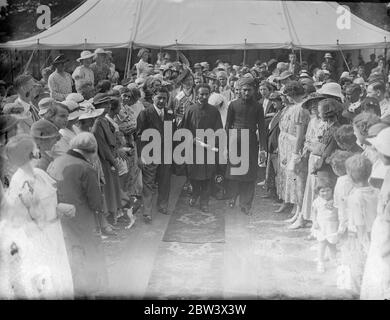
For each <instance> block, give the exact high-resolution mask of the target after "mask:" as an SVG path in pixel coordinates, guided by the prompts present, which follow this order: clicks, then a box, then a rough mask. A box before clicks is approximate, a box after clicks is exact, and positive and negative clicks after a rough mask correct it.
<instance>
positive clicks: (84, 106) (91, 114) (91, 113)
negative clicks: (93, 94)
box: [79, 101, 104, 120]
mask: <svg viewBox="0 0 390 320" xmlns="http://www.w3.org/2000/svg"><path fill="white" fill-rule="evenodd" d="M80 109H81V114H80V116H79V120H84V119H90V118H97V117H99V116H101V115H102V114H103V112H104V109H103V108H102V109H95V107H94V106H93V104H92V103H90V102H88V101H84V102H82V103H80Z"/></svg>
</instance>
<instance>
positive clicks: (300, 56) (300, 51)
mask: <svg viewBox="0 0 390 320" xmlns="http://www.w3.org/2000/svg"><path fill="white" fill-rule="evenodd" d="M299 63H300V64H301V65H302V49H301V48H299Z"/></svg>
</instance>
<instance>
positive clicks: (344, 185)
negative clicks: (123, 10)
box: [329, 150, 353, 237]
mask: <svg viewBox="0 0 390 320" xmlns="http://www.w3.org/2000/svg"><path fill="white" fill-rule="evenodd" d="M352 156H353V153H352V152H350V151H342V150H337V151H335V152H334V153H333V154H332V155H331V156H330V157H329V163H330V165H331V167H332V170H333V172H334V173H335V174H336V175H337V176H338V178H337V182H336V186H335V187H334V195H333V200H334V203H333V205H334V207H335V208H336V209H337V214H338V219H339V228H338V234H339V237H341V236H343V235H344V233H345V231H346V230H347V222H348V216H347V197H348V195H349V193H350V192H351V191H352V189H353V183H352V180H351V178H350V177H349V176H348V175H347V170H346V168H345V161H346V160H347V159H348V158H350V157H352Z"/></svg>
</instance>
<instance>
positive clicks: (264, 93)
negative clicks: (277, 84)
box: [259, 81, 276, 128]
mask: <svg viewBox="0 0 390 320" xmlns="http://www.w3.org/2000/svg"><path fill="white" fill-rule="evenodd" d="M273 91H274V88H273V87H272V85H271V84H270V83H269V82H267V81H261V82H260V85H259V92H260V94H261V99H260V100H259V103H260V105H261V106H263V110H264V121H265V127H266V128H268V125H269V123H270V122H271V119H272V118H273V116H274V115H275V112H276V110H275V108H274V103H273V102H272V101H271V100H270V99H269V96H270V94H271V93H272V92H273Z"/></svg>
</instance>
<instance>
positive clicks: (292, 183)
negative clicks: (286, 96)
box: [277, 104, 310, 204]
mask: <svg viewBox="0 0 390 320" xmlns="http://www.w3.org/2000/svg"><path fill="white" fill-rule="evenodd" d="M309 121H310V113H309V111H308V110H306V109H303V108H302V105H301V104H295V105H292V106H289V107H286V108H285V112H284V114H283V115H282V118H281V119H280V123H279V127H280V135H279V143H278V145H279V170H278V175H279V178H278V184H279V187H278V188H277V189H278V196H279V198H281V199H283V200H284V202H286V203H293V204H302V200H303V192H304V188H305V182H306V176H307V166H305V165H302V166H301V168H302V169H301V170H300V172H299V173H298V174H297V173H295V172H292V171H290V170H287V166H288V164H289V163H290V161H291V160H292V155H293V153H294V151H295V150H294V148H295V143H296V141H297V125H302V126H303V128H304V132H306V129H307V126H308V123H309Z"/></svg>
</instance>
